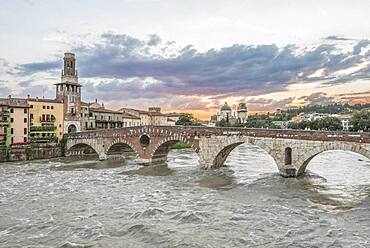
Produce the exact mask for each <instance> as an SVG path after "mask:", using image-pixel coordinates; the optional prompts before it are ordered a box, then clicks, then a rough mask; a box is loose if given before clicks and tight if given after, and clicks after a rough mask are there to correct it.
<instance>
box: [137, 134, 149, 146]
mask: <svg viewBox="0 0 370 248" xmlns="http://www.w3.org/2000/svg"><path fill="white" fill-rule="evenodd" d="M139 142H140V145H141V146H142V147H148V146H149V144H150V138H149V136H148V135H146V134H143V135H141V137H140V140H139Z"/></svg>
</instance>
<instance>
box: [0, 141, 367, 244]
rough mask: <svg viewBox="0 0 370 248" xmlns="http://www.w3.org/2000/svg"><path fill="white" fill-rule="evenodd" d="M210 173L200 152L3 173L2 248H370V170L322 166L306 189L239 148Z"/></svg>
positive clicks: (351, 163) (343, 162)
mask: <svg viewBox="0 0 370 248" xmlns="http://www.w3.org/2000/svg"><path fill="white" fill-rule="evenodd" d="M226 165H227V167H223V168H220V169H218V170H208V171H205V170H202V169H200V168H199V167H198V162H197V155H196V154H195V153H194V152H192V151H191V150H174V151H171V153H170V155H169V159H168V166H158V167H154V168H153V167H141V166H140V165H139V164H138V163H136V162H135V160H134V159H128V160H126V161H125V162H122V161H108V162H107V161H105V162H95V161H67V160H65V159H58V160H52V161H34V162H27V163H9V164H1V165H0V247H370V237H369V234H370V197H369V195H370V161H368V160H366V159H365V158H363V157H359V156H356V155H354V154H350V153H344V152H326V153H324V154H321V155H319V156H317V157H316V158H314V159H313V160H312V161H311V163H310V164H309V166H308V170H310V172H309V173H308V174H307V175H306V176H305V177H303V178H300V179H294V178H290V179H286V178H282V177H280V176H279V175H278V173H277V169H276V165H275V164H274V162H273V160H272V158H271V157H269V156H268V155H267V154H266V153H265V152H264V151H262V150H260V149H258V148H256V147H253V146H248V145H242V146H239V147H237V148H236V149H235V150H234V151H233V152H232V153H231V154H230V157H229V158H228V160H227V161H226Z"/></svg>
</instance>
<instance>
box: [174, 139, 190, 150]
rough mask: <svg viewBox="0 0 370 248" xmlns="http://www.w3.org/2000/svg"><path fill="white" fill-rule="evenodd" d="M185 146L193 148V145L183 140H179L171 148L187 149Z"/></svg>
mask: <svg viewBox="0 0 370 248" xmlns="http://www.w3.org/2000/svg"><path fill="white" fill-rule="evenodd" d="M185 148H191V146H190V145H188V144H186V143H185V142H182V141H178V142H177V143H176V144H174V145H173V146H171V149H185Z"/></svg>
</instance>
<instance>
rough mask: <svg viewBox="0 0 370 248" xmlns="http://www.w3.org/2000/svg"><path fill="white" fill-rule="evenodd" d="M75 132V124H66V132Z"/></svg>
mask: <svg viewBox="0 0 370 248" xmlns="http://www.w3.org/2000/svg"><path fill="white" fill-rule="evenodd" d="M75 132H77V127H76V125H75V124H71V125H69V126H68V133H75Z"/></svg>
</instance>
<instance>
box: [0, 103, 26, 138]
mask: <svg viewBox="0 0 370 248" xmlns="http://www.w3.org/2000/svg"><path fill="white" fill-rule="evenodd" d="M0 105H1V112H2V114H1V115H2V120H3V122H2V124H0V127H1V129H2V131H1V134H2V137H3V139H2V143H3V144H6V145H11V144H25V143H28V134H29V105H28V102H27V100H26V99H21V98H12V97H11V96H9V97H8V98H3V99H0ZM4 137H5V138H4Z"/></svg>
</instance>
